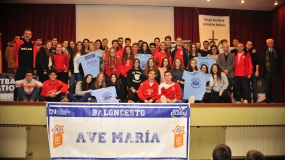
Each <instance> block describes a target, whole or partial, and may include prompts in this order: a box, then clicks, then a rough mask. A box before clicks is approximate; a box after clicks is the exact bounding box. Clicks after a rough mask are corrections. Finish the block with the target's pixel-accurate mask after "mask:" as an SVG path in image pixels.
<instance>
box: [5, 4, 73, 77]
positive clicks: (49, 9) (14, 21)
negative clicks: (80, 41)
mask: <svg viewBox="0 0 285 160" xmlns="http://www.w3.org/2000/svg"><path fill="white" fill-rule="evenodd" d="M75 18H76V15H75V5H74V4H64V5H62V4H56V5H55V4H0V24H1V25H0V33H2V46H3V47H2V51H3V54H2V55H3V56H2V57H3V60H2V67H3V72H5V71H6V69H7V64H6V61H5V59H4V52H5V49H6V46H7V42H9V41H12V39H13V38H14V36H15V35H20V36H22V35H23V32H24V30H25V29H31V30H32V32H33V37H32V39H34V38H35V37H42V38H43V44H44V43H45V41H46V40H49V39H50V38H51V37H53V36H55V37H57V38H58V42H62V41H63V40H64V39H67V40H75V32H76V30H75V22H76V19H75Z"/></svg>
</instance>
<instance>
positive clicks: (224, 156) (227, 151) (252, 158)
mask: <svg viewBox="0 0 285 160" xmlns="http://www.w3.org/2000/svg"><path fill="white" fill-rule="evenodd" d="M231 157H232V151H231V148H230V147H229V146H227V145H225V144H218V145H217V146H216V147H215V148H214V150H213V153H212V157H211V160H230V159H231ZM265 159H266V158H265V156H264V155H263V154H262V153H261V152H260V151H257V150H250V151H248V152H247V153H246V158H245V160H265Z"/></svg>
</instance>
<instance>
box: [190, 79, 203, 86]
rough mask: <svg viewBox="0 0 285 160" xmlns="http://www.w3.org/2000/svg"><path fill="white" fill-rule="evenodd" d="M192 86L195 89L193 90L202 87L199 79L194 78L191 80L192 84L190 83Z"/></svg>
mask: <svg viewBox="0 0 285 160" xmlns="http://www.w3.org/2000/svg"><path fill="white" fill-rule="evenodd" d="M190 85H191V86H192V87H193V88H199V87H200V86H201V81H200V79H199V78H196V77H195V78H192V79H191V82H190Z"/></svg>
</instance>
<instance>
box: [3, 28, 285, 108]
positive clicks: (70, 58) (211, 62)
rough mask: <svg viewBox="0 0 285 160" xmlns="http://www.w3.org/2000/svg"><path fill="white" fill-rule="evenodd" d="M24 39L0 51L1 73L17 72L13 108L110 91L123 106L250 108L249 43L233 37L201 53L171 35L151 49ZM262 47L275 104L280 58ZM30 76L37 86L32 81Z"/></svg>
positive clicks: (252, 65)
mask: <svg viewBox="0 0 285 160" xmlns="http://www.w3.org/2000/svg"><path fill="white" fill-rule="evenodd" d="M31 38H32V31H31V30H28V29H27V30H25V31H24V35H23V37H22V38H20V36H15V38H14V42H11V43H9V46H8V47H7V49H6V52H5V58H6V60H7V62H8V72H9V73H15V70H16V75H15V80H16V88H17V94H15V95H17V98H18V100H19V101H37V100H40V101H73V102H87V101H89V102H97V101H98V97H96V94H98V93H99V91H100V90H99V89H104V88H112V89H114V88H115V91H116V93H115V97H114V98H115V99H117V100H118V101H119V102H129V103H133V102H142V103H143V102H144V103H183V102H186V101H187V100H188V99H189V98H190V97H191V96H194V97H195V98H196V101H197V102H205V103H212V102H215V103H221V102H225V103H231V102H236V103H241V102H242V100H243V103H248V102H252V101H253V102H257V77H258V76H259V64H260V63H259V62H260V60H259V57H258V54H257V51H256V50H255V49H254V48H253V43H252V41H247V42H246V45H245V47H244V44H243V43H240V42H239V41H238V39H237V38H234V39H233V46H234V47H230V45H229V43H228V41H227V40H225V39H223V40H221V41H220V44H219V45H220V47H218V46H219V45H218V46H217V45H216V44H215V42H214V41H211V42H209V41H204V42H203V43H202V45H203V46H202V47H201V43H200V42H197V43H192V44H189V43H183V41H182V38H181V37H177V38H176V42H175V43H176V45H175V46H172V45H171V41H172V38H171V37H170V36H166V37H165V38H164V41H163V42H161V41H160V38H158V37H156V38H155V39H154V42H152V43H150V44H148V43H147V42H145V41H142V40H139V41H138V43H136V42H135V43H133V44H132V42H131V39H130V38H125V39H123V38H122V37H119V38H118V39H116V40H113V41H112V43H111V45H112V46H111V47H110V48H109V47H108V39H106V38H104V39H103V40H100V39H97V40H96V41H95V42H93V41H90V40H89V39H84V40H83V41H78V42H75V41H72V40H70V41H68V40H64V41H63V42H62V43H59V42H58V41H57V38H56V37H52V38H51V39H50V40H48V41H46V42H45V43H44V45H43V44H42V39H41V38H40V37H37V38H36V39H35V41H32V39H31ZM124 43H125V44H124ZM266 43H267V47H266V48H265V49H264V51H263V52H262V54H261V64H262V65H263V72H264V73H263V75H264V77H265V86H266V87H265V91H266V102H271V101H272V99H271V90H272V89H273V90H274V102H279V99H278V97H279V93H278V77H279V75H280V74H281V63H282V58H281V52H280V49H279V48H278V47H276V46H274V40H273V39H267V40H266ZM11 48H12V49H11ZM90 58H91V59H92V58H93V59H94V60H92V61H88V59H90ZM90 66H91V67H90ZM94 67H95V68H94ZM34 69H36V70H37V75H38V77H39V81H36V80H34V79H33V73H34V72H33V70H34ZM250 82H251V84H252V89H253V97H251V93H250ZM271 83H272V84H273V86H274V87H273V88H271ZM94 90H98V92H92V91H94ZM104 91H106V92H107V90H104ZM38 96H39V97H38ZM98 102H102V101H98Z"/></svg>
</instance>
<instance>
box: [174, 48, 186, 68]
mask: <svg viewBox="0 0 285 160" xmlns="http://www.w3.org/2000/svg"><path fill="white" fill-rule="evenodd" d="M176 58H179V59H181V61H182V63H181V64H182V66H183V68H185V66H184V58H183V48H182V47H179V48H177V50H176V53H175V57H174V59H176Z"/></svg>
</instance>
